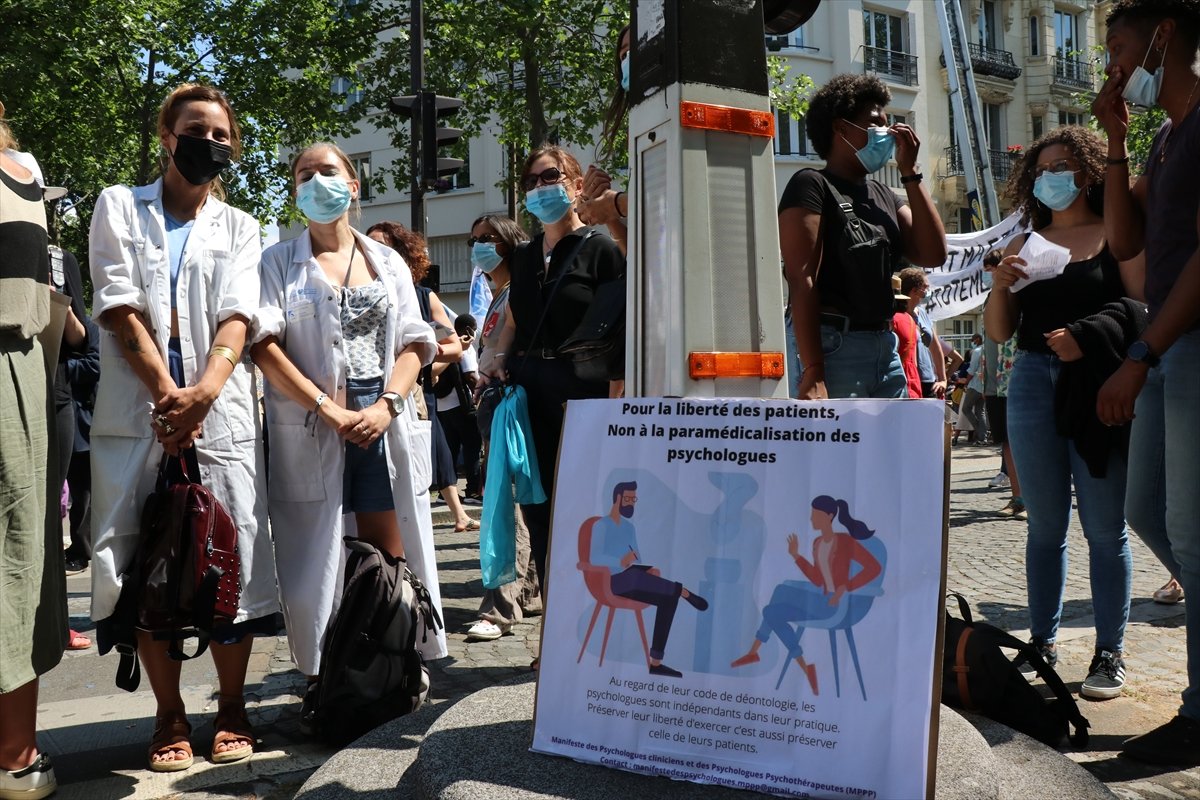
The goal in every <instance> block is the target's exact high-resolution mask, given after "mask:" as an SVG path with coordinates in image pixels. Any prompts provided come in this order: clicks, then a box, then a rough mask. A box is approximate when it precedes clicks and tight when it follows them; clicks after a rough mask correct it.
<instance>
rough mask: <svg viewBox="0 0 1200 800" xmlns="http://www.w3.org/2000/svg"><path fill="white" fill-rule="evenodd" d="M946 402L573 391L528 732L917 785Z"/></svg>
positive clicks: (570, 753) (621, 753)
mask: <svg viewBox="0 0 1200 800" xmlns="http://www.w3.org/2000/svg"><path fill="white" fill-rule="evenodd" d="M943 408H944V404H943V403H941V402H940V401H936V400H903V401H895V400H830V401H822V402H794V401H781V400H735V399H717V400H702V399H678V398H675V399H657V398H638V399H623V400H583V401H572V402H571V403H569V404H568V407H567V415H566V424H565V426H564V430H563V440H562V447H561V450H560V453H559V463H558V480H557V485H556V490H555V497H554V519H553V533H552V536H551V549H550V562H549V574H550V576H551V577H550V580H549V582H548V589H549V596H548V598H547V603H546V616H545V618H544V620H543V626H544V627H543V633H542V652H541V664H540V670H539V674H538V692H537V705H536V710H535V727H534V741H533V749H534V750H536V751H538V752H543V753H552V754H557V755H563V756H567V757H570V758H573V759H576V760H578V761H585V762H593V763H599V764H604V765H607V766H611V767H615V768H618V769H624V770H629V771H634V772H642V773H648V774H653V775H665V776H668V777H672V778H676V779H682V780H689V781H695V782H697V783H708V784H717V785H721V786H730V787H737V788H745V789H754V790H758V791H763V792H769V793H773V794H777V795H780V796H784V797H821V798H863V797H879V798H883V797H912V798H918V797H925V796H926V795H927V791H928V789H929V770H930V769H931V765H932V758H931V757H930V725H931V715H932V713H933V708H934V702H933V698H934V697H935V694H936V695H937V696H939V697H940V691H939V692H937V693H935V692H934V687H933V675H934V661H935V658H934V655H935V654H934V648H935V642H936V633H937V625H938V620H939V616H940V615H941V613H942V611H941V609H942V603H941V602H940V598H939V594H938V593H939V586H940V578H941V570H942V564H943V557H944V554H943V552H942V496H943V486H942V483H943V463H942V459H943V448H942V437H943V427H944V422H943V414H944V411H943Z"/></svg>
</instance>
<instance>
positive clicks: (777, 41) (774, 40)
mask: <svg viewBox="0 0 1200 800" xmlns="http://www.w3.org/2000/svg"><path fill="white" fill-rule="evenodd" d="M767 50H769V51H771V52H772V53H777V52H779V51H780V50H803V51H805V52H808V53H819V52H821V48H819V47H813V46H811V45H807V44H805V43H804V38H803V37H801V36H796V35H795V34H792V35H788V36H768V37H767Z"/></svg>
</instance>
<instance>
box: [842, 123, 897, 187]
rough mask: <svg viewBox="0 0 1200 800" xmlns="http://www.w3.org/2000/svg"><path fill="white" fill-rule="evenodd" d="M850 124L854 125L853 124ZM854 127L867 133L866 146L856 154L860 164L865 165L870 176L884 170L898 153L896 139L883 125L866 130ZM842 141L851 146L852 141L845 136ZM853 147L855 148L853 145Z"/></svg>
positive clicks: (857, 126) (864, 167)
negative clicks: (893, 155)
mask: <svg viewBox="0 0 1200 800" xmlns="http://www.w3.org/2000/svg"><path fill="white" fill-rule="evenodd" d="M847 122H849V120H847ZM850 124H851V125H854V123H853V122H850ZM854 127H856V128H858V129H859V130H860V131H866V132H867V143H866V145H864V146H863V147H862V149H860V150H856V151H855V152H854V154H855V155H856V156H858V160H859V163H861V164H862V165H863V169H865V170H866V171H867V174H868V175H869V174H870V173H872V172H878V171H879V170H881V169H883V167H884V165H885V164H887V162H888V160H889V159H891V157H892V154H893V153H895V152H896V138H895V137H894V136H892V134H891V132H890V131H889V130H888V129H887V128H885V127H883V126H882V125H872V126H871V127H870V128H864V127H862V126H861V125H854ZM842 140H843V141H844V142H846V144H850V140H849V139H847V138H846V137H845V136H843V137H842ZM851 146H852V147H853V145H851Z"/></svg>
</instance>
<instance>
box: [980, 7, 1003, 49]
mask: <svg viewBox="0 0 1200 800" xmlns="http://www.w3.org/2000/svg"><path fill="white" fill-rule="evenodd" d="M1000 30H1001V29H1000V25H999V24H998V23H997V19H996V0H983V8H982V9H980V14H979V43H980V44H981V45H983V46H984V47H990V48H992V49H996V48H997V47H999V46H1000V45H999V44H997V42H999V41H1000V40H1001V38H1002V37H1003V34H1002V33H1000Z"/></svg>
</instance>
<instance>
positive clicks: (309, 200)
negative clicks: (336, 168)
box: [296, 173, 351, 222]
mask: <svg viewBox="0 0 1200 800" xmlns="http://www.w3.org/2000/svg"><path fill="white" fill-rule="evenodd" d="M350 200H351V192H350V184H348V183H346V180H345V179H344V178H342V177H340V176H337V175H322V174H320V173H316V174H314V175H313V176H312V177H311V178H309V179H308V180H306V181H305V182H304V183H302V184H300V187H299V188H298V189H296V207H297V208H299V209H300V213H301V214H303V215H304V216H306V217H308V218H309V219H310V220H312V221H313V222H333V221H334V220H335V219H337V218H338V217H340V216H341V215H342V214H345V213H346V209H348V208H350Z"/></svg>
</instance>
